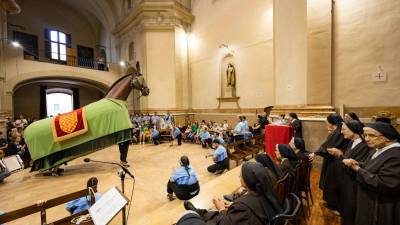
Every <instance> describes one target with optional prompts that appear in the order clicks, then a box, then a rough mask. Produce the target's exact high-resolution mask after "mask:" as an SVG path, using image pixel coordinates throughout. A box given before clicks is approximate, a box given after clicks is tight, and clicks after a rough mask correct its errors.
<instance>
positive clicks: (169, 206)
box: [136, 166, 241, 225]
mask: <svg viewBox="0 0 400 225" xmlns="http://www.w3.org/2000/svg"><path fill="white" fill-rule="evenodd" d="M240 172H241V166H238V167H235V168H234V169H232V170H230V171H228V172H226V173H224V174H222V175H220V176H218V177H217V178H215V179H213V180H211V181H209V182H207V183H205V184H202V185H201V186H200V194H199V195H197V196H196V197H194V198H193V199H192V200H190V201H191V202H192V203H193V205H194V206H196V207H197V208H202V209H209V208H212V207H213V206H214V205H213V203H212V199H213V197H214V196H218V197H221V198H222V196H223V195H225V194H232V193H234V192H235V191H236V190H237V189H238V188H240V186H241V184H240V179H239V175H240ZM184 212H185V209H184V207H183V201H181V200H178V199H176V200H174V201H172V202H169V203H166V204H165V205H163V206H161V207H160V208H157V209H155V210H153V211H152V212H151V213H148V214H146V215H143V216H142V217H140V218H139V219H138V220H136V221H137V223H136V224H141V225H171V224H174V223H176V222H177V221H178V220H179V218H180V217H181V216H182V214H183V213H184Z"/></svg>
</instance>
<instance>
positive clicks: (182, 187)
mask: <svg viewBox="0 0 400 225" xmlns="http://www.w3.org/2000/svg"><path fill="white" fill-rule="evenodd" d="M179 164H180V167H179V168H178V169H176V170H174V172H173V174H172V176H171V178H170V179H169V181H168V185H167V192H168V199H169V200H170V201H172V200H173V199H174V197H173V193H175V195H176V197H177V198H178V199H180V200H188V199H191V198H193V197H194V196H196V195H198V194H199V192H200V186H199V182H198V179H197V176H196V173H195V171H194V169H193V168H192V167H191V166H190V162H189V158H188V157H187V156H185V155H184V156H182V157H181V159H180V162H179Z"/></svg>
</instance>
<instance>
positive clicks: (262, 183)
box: [180, 162, 282, 225]
mask: <svg viewBox="0 0 400 225" xmlns="http://www.w3.org/2000/svg"><path fill="white" fill-rule="evenodd" d="M240 180H241V183H242V186H244V187H245V188H246V189H247V190H248V192H247V193H246V194H245V195H243V196H241V197H239V198H238V199H236V200H234V202H233V203H232V204H231V205H230V206H229V207H228V208H226V206H225V204H224V202H223V201H222V200H220V199H214V200H213V202H214V205H215V207H216V208H217V210H218V211H208V210H205V209H197V208H195V207H194V206H193V204H192V203H191V202H189V201H185V203H184V206H185V208H186V209H187V210H191V211H192V214H191V216H190V219H191V220H196V219H198V218H202V219H203V221H205V222H206V224H207V225H269V224H270V222H271V220H272V218H273V217H274V216H275V215H277V214H279V213H281V212H282V209H281V207H280V205H279V203H278V200H277V198H276V194H275V191H274V190H273V187H272V184H271V180H270V178H269V176H268V175H267V173H266V168H264V167H263V166H262V165H261V164H259V163H257V162H246V163H243V165H242V170H241V179H240ZM193 213H196V214H197V217H195V218H194V217H193ZM180 222H181V223H183V222H185V221H182V220H180ZM199 224H201V223H199Z"/></svg>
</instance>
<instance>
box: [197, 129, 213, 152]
mask: <svg viewBox="0 0 400 225" xmlns="http://www.w3.org/2000/svg"><path fill="white" fill-rule="evenodd" d="M211 139H212V138H211V135H210V133H209V132H208V127H206V126H204V127H202V131H200V142H201V146H202V147H203V148H208V147H211V142H212V140H211Z"/></svg>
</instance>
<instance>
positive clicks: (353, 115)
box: [343, 112, 360, 123]
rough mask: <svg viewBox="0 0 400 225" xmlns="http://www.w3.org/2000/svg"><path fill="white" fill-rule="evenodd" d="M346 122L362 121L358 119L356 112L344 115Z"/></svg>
mask: <svg viewBox="0 0 400 225" xmlns="http://www.w3.org/2000/svg"><path fill="white" fill-rule="evenodd" d="M343 119H344V122H346V123H347V122H349V121H350V120H358V121H360V119H359V118H358V116H357V114H356V113H354V112H348V113H346V114H344V118H343Z"/></svg>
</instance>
